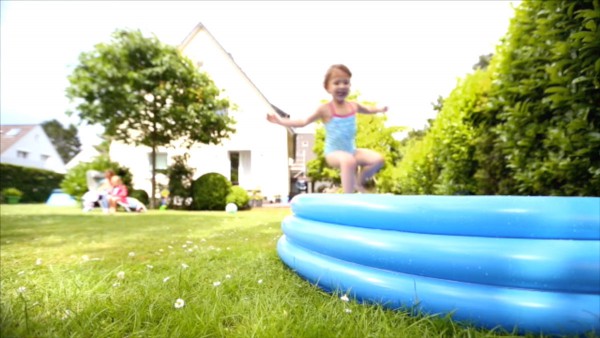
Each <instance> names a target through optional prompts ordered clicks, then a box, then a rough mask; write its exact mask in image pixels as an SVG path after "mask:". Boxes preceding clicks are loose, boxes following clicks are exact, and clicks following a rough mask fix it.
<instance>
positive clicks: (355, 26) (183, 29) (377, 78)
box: [0, 0, 518, 145]
mask: <svg viewBox="0 0 600 338" xmlns="http://www.w3.org/2000/svg"><path fill="white" fill-rule="evenodd" d="M517 5H518V2H517V1H500V0H496V1H381V2H379V1H331V2H330V1H240V2H237V1H48V0H46V1H14V0H0V35H1V36H0V53H1V54H0V78H1V81H0V120H1V121H0V122H1V123H2V124H37V123H42V122H44V121H48V120H52V119H57V120H59V121H60V122H61V123H63V124H64V125H65V126H66V125H67V124H71V123H73V124H75V125H78V124H79V122H80V121H79V120H78V119H77V117H76V116H72V117H68V116H67V115H66V114H65V112H66V111H67V110H69V109H72V108H73V106H72V104H70V103H69V101H68V99H67V98H66V96H65V89H66V88H67V86H68V85H69V83H68V80H67V76H68V75H69V74H70V73H71V72H72V71H73V69H74V68H75V67H76V66H77V64H78V57H79V55H80V54H81V53H83V52H89V51H92V50H93V48H94V45H96V44H97V43H101V42H110V40H111V34H112V33H113V32H114V31H115V30H117V29H139V30H141V31H142V33H143V34H145V35H147V36H150V35H152V34H153V35H155V36H156V37H158V39H160V40H161V41H162V42H164V43H167V44H171V45H175V46H176V45H178V44H180V43H181V42H182V41H183V40H184V39H185V37H186V36H187V35H188V34H189V33H190V32H191V31H192V29H193V28H194V27H195V26H196V25H197V24H198V23H202V24H203V25H204V26H205V27H206V28H207V29H208V31H209V32H210V33H211V34H212V35H213V36H214V37H215V38H216V39H217V41H219V43H220V44H221V45H222V46H223V48H225V50H227V52H229V53H230V54H231V55H232V57H233V59H234V60H235V62H236V63H237V64H238V66H240V67H241V68H242V70H243V71H244V72H245V73H246V75H247V76H248V77H249V78H250V79H251V81H252V82H253V83H254V84H255V85H256V86H257V87H258V89H259V90H260V91H261V92H262V93H263V94H264V95H265V97H266V98H267V99H268V100H269V101H270V102H271V103H272V104H274V105H276V106H277V107H279V108H281V109H282V110H284V111H285V112H287V113H289V114H291V115H292V117H302V116H306V115H308V114H311V113H313V112H314V110H315V109H316V107H317V106H318V105H319V103H320V102H321V100H324V99H329V97H328V94H327V93H326V92H325V90H324V88H323V84H322V83H323V78H324V75H325V72H326V70H327V68H328V67H329V66H330V65H332V64H338V63H343V64H345V65H347V66H348V67H349V68H350V70H351V71H352V73H353V76H352V89H353V90H355V91H358V92H360V94H361V95H360V99H361V100H366V101H372V102H376V103H377V104H378V105H380V106H388V108H389V110H388V113H387V115H388V121H389V124H391V125H398V126H408V127H412V128H416V129H421V128H423V126H425V125H426V123H427V122H426V121H427V119H429V118H432V117H435V112H434V111H433V109H432V103H433V102H435V101H437V98H438V96H442V97H446V96H447V95H448V94H449V93H450V91H451V90H452V89H453V88H454V87H455V86H456V84H457V81H458V79H460V78H462V77H464V76H465V75H466V74H468V73H470V72H472V71H473V70H472V67H473V65H474V64H475V63H477V62H478V60H479V56H480V55H484V54H488V53H493V52H494V51H495V47H496V46H497V45H498V44H500V42H501V38H502V37H503V36H504V35H505V34H506V31H507V29H508V25H509V22H510V18H512V16H513V13H514V7H515V6H517ZM217 85H218V84H217ZM99 130H101V129H98V128H90V127H84V126H82V127H81V128H80V134H79V137H80V140H81V141H82V143H83V144H84V145H85V144H95V143H98V141H99V139H98V138H97V137H95V134H96V133H98V132H99Z"/></svg>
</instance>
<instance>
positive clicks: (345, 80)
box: [327, 69, 350, 102]
mask: <svg viewBox="0 0 600 338" xmlns="http://www.w3.org/2000/svg"><path fill="white" fill-rule="evenodd" d="M327 92H328V93H329V94H331V96H333V99H334V100H336V101H337V102H343V101H344V100H345V99H346V97H348V95H349V94H350V76H349V75H348V74H346V73H345V72H344V71H342V70H340V69H334V70H333V71H332V72H331V77H330V78H329V81H328V82H327Z"/></svg>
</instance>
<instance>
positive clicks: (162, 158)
mask: <svg viewBox="0 0 600 338" xmlns="http://www.w3.org/2000/svg"><path fill="white" fill-rule="evenodd" d="M148 165H150V170H152V153H149V154H148ZM166 169H167V153H158V152H157V153H156V170H166Z"/></svg>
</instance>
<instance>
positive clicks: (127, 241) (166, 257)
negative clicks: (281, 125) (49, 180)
mask: <svg viewBox="0 0 600 338" xmlns="http://www.w3.org/2000/svg"><path fill="white" fill-rule="evenodd" d="M0 210H1V212H0V216H1V219H0V221H1V223H0V224H1V226H0V229H1V231H0V249H1V251H0V252H1V256H0V259H1V270H0V271H1V278H2V280H1V281H2V283H1V290H0V291H1V314H0V316H1V322H0V328H1V332H0V336H2V337H4V338H6V337H498V336H509V334H508V333H503V332H497V331H486V330H478V329H475V328H472V327H464V326H461V325H458V324H457V323H455V322H453V321H451V320H450V319H448V318H438V317H435V316H410V315H409V314H408V313H407V312H403V311H392V310H388V309H385V308H383V307H381V306H378V305H365V304H360V303H357V302H355V301H352V300H351V301H349V302H344V301H342V300H341V299H340V295H333V294H328V293H325V292H322V291H321V290H319V289H318V288H316V287H314V286H313V285H311V284H310V283H308V282H306V281H305V280H303V279H301V278H300V277H298V276H297V275H296V274H295V273H294V272H293V271H291V270H290V269H289V268H287V267H286V266H285V265H284V264H283V263H282V262H281V261H280V260H279V258H278V256H277V251H276V243H277V240H278V238H279V237H280V236H281V229H280V224H281V220H282V219H283V218H284V217H285V216H286V215H288V214H290V210H289V209H287V208H262V209H256V210H252V211H245V212H238V213H236V214H227V213H225V212H182V211H181V212H177V211H150V212H148V213H145V214H135V213H118V214H116V215H104V214H102V213H100V212H99V211H95V212H91V213H87V214H84V213H82V212H81V211H80V209H78V208H57V207H48V206H45V205H2V206H1V209H0Z"/></svg>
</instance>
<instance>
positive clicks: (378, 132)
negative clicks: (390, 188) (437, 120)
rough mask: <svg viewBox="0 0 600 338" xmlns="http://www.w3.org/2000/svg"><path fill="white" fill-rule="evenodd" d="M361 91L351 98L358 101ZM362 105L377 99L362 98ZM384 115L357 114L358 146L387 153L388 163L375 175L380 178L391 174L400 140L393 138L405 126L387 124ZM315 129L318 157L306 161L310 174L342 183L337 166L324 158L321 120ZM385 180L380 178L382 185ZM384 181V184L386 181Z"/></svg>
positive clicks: (323, 132) (317, 178) (369, 104)
mask: <svg viewBox="0 0 600 338" xmlns="http://www.w3.org/2000/svg"><path fill="white" fill-rule="evenodd" d="M359 95H360V94H359V93H358V92H356V93H352V94H351V95H349V96H348V100H350V101H358V96H359ZM361 105H364V106H375V103H374V102H368V101H361ZM386 120H387V117H386V116H385V115H381V114H377V115H366V114H358V116H357V132H356V146H357V147H358V148H367V149H372V150H374V151H377V152H379V153H380V154H382V155H383V156H384V157H385V166H384V167H383V169H382V170H381V171H380V172H379V173H378V174H377V175H376V176H377V177H379V178H380V180H386V179H389V178H390V177H391V171H392V170H393V167H394V165H395V163H396V161H398V160H399V156H398V154H399V148H400V143H399V141H398V140H396V139H395V138H394V134H395V133H397V132H399V131H402V130H404V128H403V127H386V126H385V121H386ZM317 123H319V126H318V127H317V129H316V132H315V145H314V147H313V151H314V153H315V155H316V158H315V159H313V160H311V161H309V162H308V163H307V169H308V170H307V171H308V173H307V174H308V177H310V178H311V180H312V181H313V182H316V181H332V182H335V183H338V184H339V183H340V174H339V171H338V170H337V169H334V168H331V167H329V166H328V165H327V162H326V161H325V155H324V151H325V127H324V126H323V124H322V123H321V122H317ZM380 183H382V182H378V184H377V185H378V189H379V185H380ZM384 185H385V184H384Z"/></svg>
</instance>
